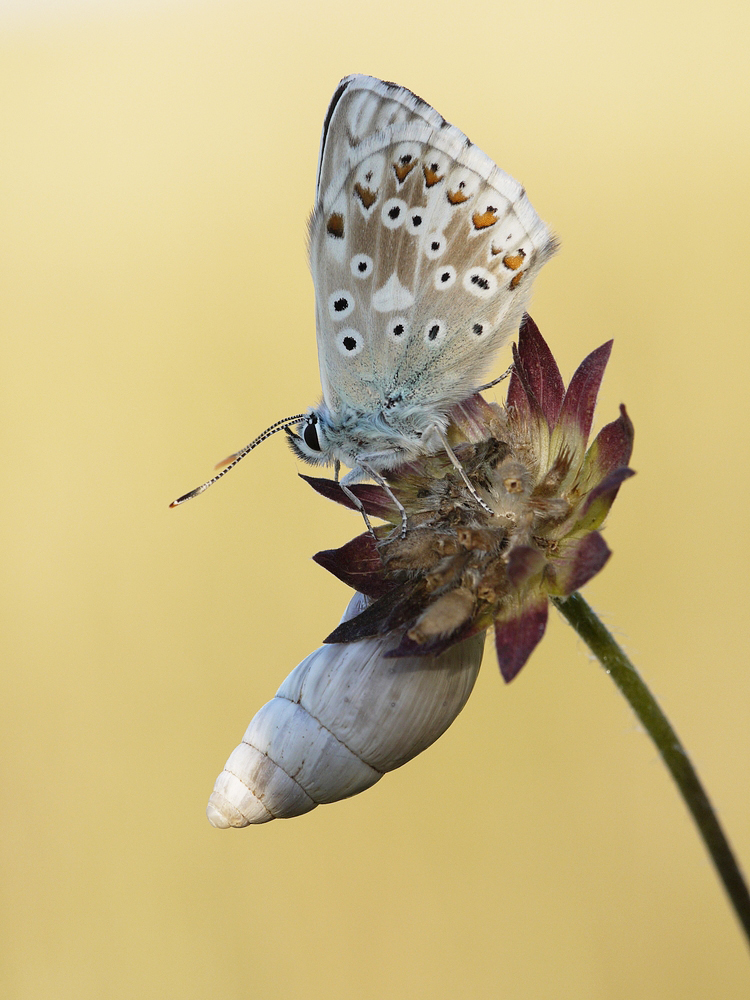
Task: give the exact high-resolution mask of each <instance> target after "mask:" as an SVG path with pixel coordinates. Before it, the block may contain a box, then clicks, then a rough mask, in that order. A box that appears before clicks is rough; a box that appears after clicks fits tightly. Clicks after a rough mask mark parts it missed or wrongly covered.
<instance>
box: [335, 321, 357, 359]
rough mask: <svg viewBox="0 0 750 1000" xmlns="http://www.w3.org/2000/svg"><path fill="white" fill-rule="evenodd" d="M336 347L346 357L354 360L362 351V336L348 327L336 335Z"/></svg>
mask: <svg viewBox="0 0 750 1000" xmlns="http://www.w3.org/2000/svg"><path fill="white" fill-rule="evenodd" d="M336 346H337V347H338V349H339V351H341V353H342V354H343V355H344V357H347V358H352V357H354V356H355V355H356V354H359V352H360V351H361V350H362V347H363V339H362V334H360V333H358V332H357V331H356V330H352V329H351V327H347V328H346V329H345V330H341V331H340V333H337V334H336Z"/></svg>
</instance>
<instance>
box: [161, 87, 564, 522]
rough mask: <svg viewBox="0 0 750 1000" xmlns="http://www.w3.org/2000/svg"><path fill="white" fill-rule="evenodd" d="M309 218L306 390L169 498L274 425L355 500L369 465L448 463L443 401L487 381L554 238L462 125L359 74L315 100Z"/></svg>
mask: <svg viewBox="0 0 750 1000" xmlns="http://www.w3.org/2000/svg"><path fill="white" fill-rule="evenodd" d="M309 228H310V267H311V270H312V276H313V283H314V286H315V303H316V305H315V313H316V316H315V319H316V328H317V339H318V360H319V364H320V380H321V384H322V390H323V398H322V401H321V402H320V403H319V404H318V405H317V406H314V407H312V408H310V409H309V410H308V411H307V412H306V413H303V414H297V415H295V416H293V417H287V418H285V419H284V420H279V421H277V422H276V423H275V424H273V425H272V426H271V427H269V428H268V429H267V430H266V431H264V432H263V434H261V435H260V436H259V437H257V438H256V439H255V440H254V441H252V442H251V443H250V444H249V445H247V446H246V447H245V448H243V449H242V450H241V451H239V452H237V453H236V454H234V455H232V456H231V457H230V458H229V459H227V460H226V461H227V463H229V464H226V467H225V468H224V469H222V471H221V472H220V473H219V474H218V475H217V476H215V477H214V478H213V479H211V480H209V482H208V483H204V484H203V486H199V487H198V489H196V490H193V491H191V492H190V493H187V494H185V496H183V497H180V498H179V500H176V501H174V503H173V504H172V506H176V505H177V504H179V503H182V502H183V501H185V500H187V499H190V498H191V497H193V496H196V495H197V494H198V493H202V492H203V491H204V490H205V489H207V488H208V486H210V485H211V484H212V483H214V482H215V481H216V480H217V479H219V478H221V476H223V475H224V474H225V473H226V472H228V471H229V469H230V468H232V467H233V466H234V465H236V463H237V462H238V461H239V460H240V459H241V458H243V457H244V456H245V455H246V454H247V453H248V452H250V451H252V449H253V448H255V447H256V446H257V445H258V444H260V442H261V441H264V440H265V439H266V438H267V437H269V436H270V435H271V434H274V433H276V432H277V431H279V430H282V429H284V430H286V431H287V433H288V435H289V440H290V442H291V444H292V447H293V449H294V451H295V452H296V454H297V455H298V456H299V457H300V458H302V459H303V460H304V461H306V462H309V463H311V464H315V465H330V464H333V465H334V466H335V469H336V475H337V477H338V473H339V468H340V465H341V464H343V465H346V466H348V468H349V469H350V470H351V471H350V472H348V473H347V474H346V475H345V476H344V477H343V479H342V480H341V485H342V488H344V489H345V490H346V492H347V493H348V494H349V496H350V497H351V498H352V499H354V500H355V502H356V503H357V505H358V506H360V505H359V503H358V502H357V501H356V498H355V497H354V495H353V494H352V493H351V492H350V491H349V490H348V489H347V486H348V485H350V484H352V483H354V482H356V481H357V480H358V479H361V478H364V477H368V478H371V479H374V480H375V481H377V482H378V483H380V484H381V485H382V486H384V487H385V488H386V489H388V486H387V483H386V482H385V480H384V479H383V476H382V473H383V472H385V471H387V470H389V469H392V468H395V467H396V466H398V465H401V464H402V463H404V462H408V461H410V460H412V459H414V458H416V457H417V456H418V455H420V454H424V453H426V452H432V451H437V450H439V449H440V448H445V449H446V451H447V452H448V454H449V455H450V456H451V459H452V460H453V461H454V464H456V465H457V467H458V468H459V470H460V465H459V464H458V462H457V460H456V459H455V456H454V455H453V453H452V452H451V450H450V446H449V444H448V441H447V438H446V436H445V429H446V426H447V423H448V411H449V410H450V408H451V407H452V406H453V405H455V404H456V403H458V402H460V401H461V400H463V399H465V398H467V397H468V396H470V395H472V394H473V393H474V392H477V391H479V390H481V389H483V388H488V386H487V385H484V386H483V385H481V384H480V382H481V380H482V378H483V377H485V376H486V373H487V371H488V369H489V367H490V365H491V364H492V362H493V360H494V358H495V355H496V353H497V351H498V349H499V348H500V347H501V346H502V345H503V344H504V343H505V342H506V341H507V340H508V339H509V337H511V336H512V335H513V334H514V333H515V332H516V331H517V330H518V327H519V324H520V321H521V318H522V315H523V313H524V310H525V308H526V306H527V304H528V301H529V295H530V292H531V285H532V282H533V279H534V277H535V276H536V274H537V272H538V271H539V269H540V268H541V266H542V265H543V264H544V262H545V261H547V260H548V259H549V258H550V257H551V256H552V254H553V253H554V252H555V250H556V248H557V244H556V241H555V239H554V237H553V236H552V234H551V233H550V230H549V229H548V228H547V226H546V225H545V224H544V223H543V222H542V221H541V219H540V218H539V217H538V215H537V214H536V212H535V211H534V209H533V208H532V206H531V203H530V202H529V200H528V198H527V197H526V193H525V191H524V189H523V188H522V186H521V185H520V184H519V183H518V182H517V181H515V180H513V178H512V177H510V176H509V175H508V174H506V173H504V172H503V171H502V170H500V169H499V167H497V166H496V165H495V164H494V163H493V161H492V160H491V159H490V158H489V157H488V156H486V155H485V154H484V153H483V152H482V151H481V150H480V149H478V148H477V147H476V146H475V145H474V144H473V143H472V142H470V141H469V139H467V137H466V136H465V135H464V134H463V132H461V131H460V130H459V129H457V128H456V127H455V126H454V125H450V124H449V123H448V122H446V121H445V119H444V118H442V116H441V115H439V114H438V112H437V111H435V110H434V108H432V107H430V105H429V104H427V103H426V102H425V101H423V100H422V99H421V98H419V97H417V96H416V94H413V93H412V92H411V91H409V90H407V89H406V88H405V87H400V86H397V85H396V84H394V83H386V82H384V81H382V80H377V79H375V78H374V77H370V76H360V75H355V76H348V77H345V78H344V79H343V80H342V81H341V83H340V84H339V86H338V88H337V89H336V92H335V94H334V95H333V99H332V100H331V103H330V106H329V108H328V112H327V114H326V117H325V122H324V124H323V134H322V137H321V142H320V156H319V161H318V177H317V184H316V193H315V207H314V209H313V213H312V216H311V218H310V227H309ZM489 384H494V383H489ZM292 428H294V430H293V429H292ZM460 471H461V472H462V474H463V470H460ZM464 478H465V477H464ZM466 482H467V486H468V487H469V489H470V490H471V492H472V494H473V495H474V497H475V499H476V500H477V501H478V502H480V503H481V500H480V499H479V497H478V495H477V494H476V492H475V490H474V489H473V487H472V486H471V483H469V482H468V480H466ZM388 492H389V493H390V490H389V489H388ZM391 496H392V494H391ZM394 500H395V498H394ZM399 506H400V505H399ZM404 528H405V522H404Z"/></svg>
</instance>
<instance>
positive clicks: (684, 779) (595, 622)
mask: <svg viewBox="0 0 750 1000" xmlns="http://www.w3.org/2000/svg"><path fill="white" fill-rule="evenodd" d="M553 600H554V603H555V605H556V606H557V608H558V609H559V610H560V612H561V613H562V614H563V615H564V616H565V618H566V619H567V620H568V622H569V623H570V624H571V625H572V626H573V628H574V629H575V630H576V632H577V633H578V635H580V637H581V638H582V639H583V641H584V642H585V643H586V645H587V646H588V647H589V649H590V650H591V652H592V653H593V654H594V656H596V658H597V659H598V660H599V661H600V663H601V664H602V666H603V667H604V669H605V670H606V671H607V673H608V674H609V675H610V677H611V678H612V680H613V681H614V682H615V684H616V685H617V686H618V688H619V689H620V691H621V692H622V693H623V694H624V695H625V697H626V698H627V700H628V701H629V703H630V706H631V708H632V709H633V711H634V712H635V714H636V716H637V717H638V719H639V721H640V722H641V724H642V725H643V727H644V728H645V729H646V731H647V732H648V734H649V735H650V736H651V739H652V740H653V741H654V743H655V744H656V746H657V748H658V750H659V753H660V754H661V755H662V757H663V759H664V763H665V764H666V765H667V767H668V768H669V772H670V774H671V775H672V777H673V778H674V780H675V781H676V783H677V787H678V788H679V790H680V792H681V793H682V797H683V799H684V800H685V803H686V804H687V807H688V809H689V810H690V812H691V813H692V814H693V819H694V820H695V822H696V823H697V825H698V829H699V830H700V833H701V836H702V837H703V841H704V843H705V845H706V847H707V848H708V852H709V854H710V855H711V857H712V858H713V862H714V864H715V865H716V870H717V871H718V873H719V877H720V878H721V880H722V882H723V883H724V888H725V889H726V891H727V893H728V894H729V898H730V900H731V901H732V905H733V906H734V909H735V912H736V914H737V917H738V918H739V921H740V923H741V924H742V927H743V929H744V931H745V936H746V937H747V939H748V943H750V893H748V889H747V885H746V884H745V880H744V878H743V877H742V872H741V871H740V869H739V866H738V864H737V861H736V860H735V857H734V854H733V853H732V849H731V847H730V846H729V842H728V841H727V838H726V837H725V836H724V831H723V830H722V829H721V826H720V825H719V820H718V819H717V817H716V813H715V812H714V810H713V807H712V806H711V803H710V802H709V799H708V796H707V795H706V792H705V790H704V788H703V785H702V784H701V782H700V779H699V778H698V775H697V774H696V771H695V768H694V767H693V765H692V764H691V763H690V759H689V757H688V755H687V753H686V752H685V748H684V747H683V745H682V743H680V740H679V739H678V737H677V733H675V731H674V729H672V726H671V725H670V724H669V720H668V719H667V717H666V716H665V715H664V713H663V712H662V710H661V709H660V708H659V705H658V704H657V702H656V700H655V698H654V696H653V695H652V694H651V692H650V691H649V689H648V688H647V687H646V685H645V684H644V682H643V680H642V678H641V676H640V674H639V673H638V671H637V670H636V669H635V667H634V666H633V664H632V663H631V662H630V660H629V659H628V658H627V656H626V655H625V653H623V651H622V650H621V649H620V647H619V646H618V645H617V643H616V642H615V640H614V639H613V638H612V636H611V634H610V633H609V631H608V630H607V629H606V628H605V627H604V625H603V624H602V622H601V621H600V620H599V618H598V617H597V616H596V614H595V613H594V612H593V611H592V610H591V608H590V607H589V605H588V604H587V603H586V601H585V600H584V599H583V598H582V597H581V595H580V594H579V593H575V594H572V595H571V596H570V597H567V598H553Z"/></svg>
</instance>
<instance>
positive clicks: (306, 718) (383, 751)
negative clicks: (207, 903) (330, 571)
mask: <svg viewBox="0 0 750 1000" xmlns="http://www.w3.org/2000/svg"><path fill="white" fill-rule="evenodd" d="M365 604H366V600H365V598H363V597H362V595H361V594H356V595H355V597H354V598H352V600H351V602H350V603H349V606H348V608H347V609H346V612H345V614H344V619H343V620H346V619H347V618H352V617H354V615H356V614H358V613H359V612H360V611H361V610H362V609H363V607H364V606H365ZM399 638H400V637H398V636H386V637H384V638H377V639H364V640H361V641H360V642H353V643H343V644H340V645H335V644H333V645H326V646H321V647H320V649H316V650H315V652H314V653H311V654H310V655H309V656H308V657H306V658H305V659H304V660H303V661H302V663H300V664H299V666H297V667H295V669H294V670H293V671H292V672H291V674H289V676H288V677H287V678H286V680H285V681H284V683H283V684H282V685H281V687H280V688H279V690H278V691H277V693H276V697H275V698H273V700H272V701H269V702H268V704H266V705H264V706H263V708H261V710H260V711H259V712H258V713H257V715H256V716H255V717H254V718H253V720H252V721H251V723H250V725H249V726H248V728H247V732H246V733H245V735H244V737H243V740H242V743H240V745H239V746H238V747H237V748H236V749H235V750H234V751H233V752H232V753H231V755H230V757H229V760H228V761H227V762H226V765H225V766H224V770H223V771H222V772H221V774H220V775H219V777H218V778H217V779H216V784H215V785H214V790H213V793H212V795H211V798H210V799H209V801H208V808H207V810H206V813H207V815H208V818H209V820H210V822H211V823H212V825H213V826H216V827H220V828H222V829H227V828H228V827H243V826H249V825H250V824H253V823H267V822H268V821H269V820H272V819H284V818H288V817H290V816H299V815H301V814H302V813H306V812H309V811H310V810H311V809H314V808H315V806H317V805H319V804H320V803H322V802H335V801H337V800H338V799H345V798H347V797H348V796H350V795H356V794H357V792H361V791H364V789H365V788H369V787H370V785H374V784H375V782H376V781H378V780H379V779H380V778H381V777H382V776H383V774H384V773H385V772H386V771H392V770H393V769H394V768H397V767H400V766H401V765H402V764H405V763H406V762H407V761H408V760H411V758H412V757H416V756H417V754H419V753H421V752H422V751H423V750H425V749H426V748H427V747H428V746H430V744H431V743H434V742H435V740H436V739H437V738H438V737H439V736H441V735H442V734H443V733H444V732H445V730H446V729H447V728H448V726H450V724H451V723H452V722H453V720H454V719H455V718H456V716H457V715H458V714H459V712H460V711H461V709H462V708H463V707H464V705H465V704H466V701H467V699H468V697H469V695H470V694H471V691H472V688H473V687H474V682H475V681H476V678H477V674H478V673H479V666H480V664H481V662H482V652H483V649H484V634H481V635H478V636H474V637H473V638H471V639H467V640H465V641H464V642H462V643H460V644H458V645H456V646H452V647H451V648H450V649H448V650H446V652H445V653H442V654H441V655H440V656H437V657H436V656H414V657H403V658H397V659H385V657H384V654H385V653H386V652H388V650H389V649H394V648H395V646H396V645H398V641H399Z"/></svg>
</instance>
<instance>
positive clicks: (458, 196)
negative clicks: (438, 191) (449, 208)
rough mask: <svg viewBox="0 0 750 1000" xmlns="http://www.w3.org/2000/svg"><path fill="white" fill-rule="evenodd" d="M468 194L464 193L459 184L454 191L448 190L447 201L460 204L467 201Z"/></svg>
mask: <svg viewBox="0 0 750 1000" xmlns="http://www.w3.org/2000/svg"><path fill="white" fill-rule="evenodd" d="M468 200H469V196H468V194H464V193H463V191H462V190H461V185H459V186H458V187H457V188H456V190H455V191H448V201H449V202H450V203H451V205H460V204H461V203H462V202H464V201H468Z"/></svg>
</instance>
